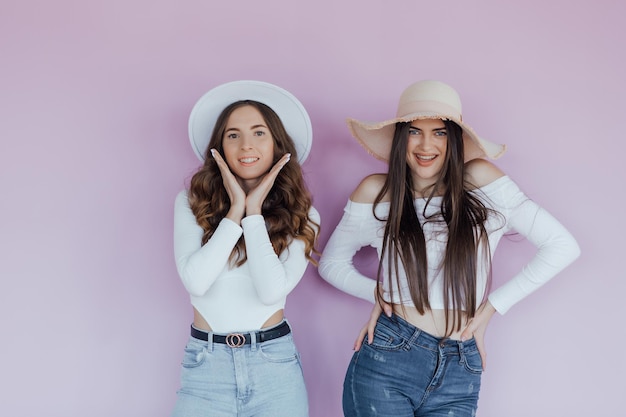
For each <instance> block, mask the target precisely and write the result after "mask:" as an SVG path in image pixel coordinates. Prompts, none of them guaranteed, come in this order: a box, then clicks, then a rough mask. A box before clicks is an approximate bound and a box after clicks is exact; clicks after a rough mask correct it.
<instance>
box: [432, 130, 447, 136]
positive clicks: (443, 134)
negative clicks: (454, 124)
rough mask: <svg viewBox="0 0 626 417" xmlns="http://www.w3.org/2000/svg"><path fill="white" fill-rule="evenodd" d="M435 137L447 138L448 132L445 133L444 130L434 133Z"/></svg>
mask: <svg viewBox="0 0 626 417" xmlns="http://www.w3.org/2000/svg"><path fill="white" fill-rule="evenodd" d="M435 135H437V136H448V132H446V131H445V130H438V131H437V132H435Z"/></svg>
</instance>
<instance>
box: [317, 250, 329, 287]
mask: <svg viewBox="0 0 626 417" xmlns="http://www.w3.org/2000/svg"><path fill="white" fill-rule="evenodd" d="M331 269H332V262H330V260H329V259H328V257H325V256H324V254H322V256H321V257H320V260H319V264H318V265H317V272H318V273H319V275H320V276H321V277H322V278H324V280H326V281H328V277H329V275H330V270H331Z"/></svg>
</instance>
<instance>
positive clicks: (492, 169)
mask: <svg viewBox="0 0 626 417" xmlns="http://www.w3.org/2000/svg"><path fill="white" fill-rule="evenodd" d="M504 175H505V174H504V172H502V170H501V169H500V168H498V167H497V166H495V165H494V164H493V163H491V162H489V161H487V160H486V159H482V158H476V159H472V160H471V161H468V162H466V163H465V179H466V180H467V181H469V182H470V183H471V184H472V185H474V186H475V187H477V188H480V187H483V186H485V185H487V184H490V183H492V182H493V181H495V180H497V179H498V178H500V177H503V176H504Z"/></svg>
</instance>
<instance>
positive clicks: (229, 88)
mask: <svg viewBox="0 0 626 417" xmlns="http://www.w3.org/2000/svg"><path fill="white" fill-rule="evenodd" d="M241 100H254V101H258V102H260V103H263V104H265V105H266V106H268V107H270V108H271V109H272V110H274V112H275V113H276V114H277V115H278V117H279V118H280V121H281V122H282V123H283V126H285V130H286V131H287V134H288V135H289V136H290V137H291V139H293V141H294V144H295V147H296V152H297V153H298V162H299V163H302V162H304V160H305V159H306V158H307V156H308V155H309V152H310V151H311V144H312V142H313V128H312V126H311V119H310V118H309V114H308V113H307V112H306V110H305V108H304V106H303V105H302V103H300V101H299V100H298V99H297V98H296V97H294V95H293V94H291V93H290V92H289V91H287V90H285V89H283V88H280V87H278V86H275V85H273V84H270V83H266V82H262V81H252V80H241V81H233V82H229V83H226V84H222V85H219V86H217V87H215V88H213V89H212V90H210V91H208V92H207V93H205V94H204V95H203V96H202V97H200V99H199V100H198V102H197V103H196V104H195V106H194V107H193V109H192V110H191V114H190V116H189V140H190V141H191V147H192V148H193V151H194V152H195V154H196V156H197V157H198V158H199V159H200V160H201V161H204V156H205V154H206V150H207V146H208V145H209V140H210V139H211V134H212V133H213V128H214V127H215V123H216V122H217V118H218V116H219V115H220V113H221V112H222V110H224V109H225V108H226V107H227V106H228V105H230V104H232V103H234V102H236V101H241Z"/></svg>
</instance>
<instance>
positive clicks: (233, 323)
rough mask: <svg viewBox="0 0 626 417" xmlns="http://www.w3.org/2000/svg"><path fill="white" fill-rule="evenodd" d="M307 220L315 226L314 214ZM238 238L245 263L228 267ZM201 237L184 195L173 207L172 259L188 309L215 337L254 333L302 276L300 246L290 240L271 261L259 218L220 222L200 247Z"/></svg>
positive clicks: (303, 261)
mask: <svg viewBox="0 0 626 417" xmlns="http://www.w3.org/2000/svg"><path fill="white" fill-rule="evenodd" d="M309 217H310V218H311V220H313V221H314V222H316V223H318V224H319V222H320V220H319V214H318V212H317V211H316V210H315V208H313V207H311V210H310V212H309ZM242 234H243V237H244V240H245V242H246V251H247V255H248V259H247V261H246V262H245V263H244V264H243V265H241V266H239V267H231V266H230V265H229V261H228V258H229V256H230V253H231V251H232V250H233V248H234V247H235V245H236V244H237V241H238V240H239V238H240V237H241V235H242ZM202 235H203V230H202V228H201V227H200V226H199V225H198V223H197V222H196V217H195V216H194V215H193V212H192V211H191V209H190V208H189V201H188V199H187V192H186V191H181V192H180V193H179V194H178V196H177V197H176V202H175V206H174V256H175V260H176V268H177V270H178V274H179V275H180V278H181V280H182V282H183V285H184V286H185V288H186V289H187V291H188V292H189V294H190V297H191V304H192V305H193V306H194V307H195V308H196V310H197V311H198V312H199V313H200V314H201V315H202V317H204V319H205V320H206V321H207V323H209V325H210V326H211V328H212V329H213V331H214V332H216V333H229V332H245V331H251V330H258V329H260V328H261V326H262V325H263V323H264V322H265V321H266V320H267V319H268V318H269V317H270V316H271V315H272V314H274V313H275V312H276V311H277V310H280V309H282V308H284V307H285V302H286V299H287V294H289V293H290V292H291V290H293V289H294V288H295V286H296V285H297V284H298V282H299V281H300V279H301V278H302V276H303V275H304V271H305V270H306V267H307V265H308V260H307V259H306V256H305V254H304V247H305V245H304V242H303V241H302V240H300V239H293V241H292V242H291V243H290V244H289V246H288V247H287V248H286V249H285V250H284V251H283V252H282V253H281V254H280V256H278V255H276V253H275V252H274V248H273V247H272V243H271V241H270V239H269V235H268V233H267V229H266V227H265V219H264V218H263V216H262V215H260V214H258V215H251V216H247V217H245V218H243V219H242V220H241V226H239V225H238V224H236V223H235V222H233V221H231V220H229V219H226V218H224V219H223V220H222V221H221V222H220V224H219V225H218V227H217V229H216V230H215V232H214V233H213V236H211V238H210V239H209V241H208V242H207V243H206V244H205V245H202V243H201V242H202Z"/></svg>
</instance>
